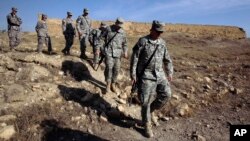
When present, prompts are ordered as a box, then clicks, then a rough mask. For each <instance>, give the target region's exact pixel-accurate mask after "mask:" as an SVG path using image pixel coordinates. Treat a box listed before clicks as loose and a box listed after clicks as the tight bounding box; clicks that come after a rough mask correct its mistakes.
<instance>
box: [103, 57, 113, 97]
mask: <svg viewBox="0 0 250 141" xmlns="http://www.w3.org/2000/svg"><path fill="white" fill-rule="evenodd" d="M113 67H114V59H113V57H111V56H108V55H106V57H105V71H104V76H105V81H106V83H107V86H106V92H107V93H108V92H109V91H110V85H111V79H112V75H113V71H112V70H113Z"/></svg>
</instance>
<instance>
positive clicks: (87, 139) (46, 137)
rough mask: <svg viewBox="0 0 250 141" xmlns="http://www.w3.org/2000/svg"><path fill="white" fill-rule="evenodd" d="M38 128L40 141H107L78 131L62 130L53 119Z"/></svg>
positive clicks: (42, 123)
mask: <svg viewBox="0 0 250 141" xmlns="http://www.w3.org/2000/svg"><path fill="white" fill-rule="evenodd" d="M40 126H41V127H42V129H43V135H42V138H41V141H107V140H105V139H102V138H100V137H97V136H95V135H92V134H89V133H85V132H82V131H79V130H73V129H70V128H62V127H60V125H59V123H58V122H57V121H56V120H54V119H50V120H44V121H42V122H41V124H40Z"/></svg>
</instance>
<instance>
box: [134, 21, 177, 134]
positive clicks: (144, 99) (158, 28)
mask: <svg viewBox="0 0 250 141" xmlns="http://www.w3.org/2000/svg"><path fill="white" fill-rule="evenodd" d="M163 27H164V24H162V23H160V22H159V21H153V23H152V27H151V30H150V34H149V35H147V36H145V37H142V38H140V39H139V41H138V42H137V43H136V45H135V46H134V47H133V53H132V58H131V66H130V75H131V79H132V84H134V83H135V82H137V88H138V94H139V96H140V99H141V103H142V109H141V116H142V122H143V124H144V129H145V135H146V136H147V137H152V136H153V132H152V127H151V126H152V124H151V120H152V121H153V122H154V123H155V124H156V125H158V124H159V123H158V122H157V119H156V117H155V116H154V111H155V110H156V109H159V108H161V107H162V106H163V105H164V104H165V103H166V102H167V100H168V99H169V98H170V97H171V90H170V85H169V82H170V81H171V80H172V75H173V66H172V61H171V59H170V56H169V53H168V51H167V48H166V43H165V41H164V40H163V39H162V38H160V35H161V34H162V33H163V31H164V29H163ZM151 56H152V57H151ZM164 70H165V72H164ZM151 114H152V116H151ZM151 117H152V118H151Z"/></svg>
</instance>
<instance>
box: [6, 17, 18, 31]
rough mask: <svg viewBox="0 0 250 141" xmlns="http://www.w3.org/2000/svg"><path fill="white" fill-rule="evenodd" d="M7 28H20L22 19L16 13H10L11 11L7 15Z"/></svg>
mask: <svg viewBox="0 0 250 141" xmlns="http://www.w3.org/2000/svg"><path fill="white" fill-rule="evenodd" d="M7 23H8V30H17V31H19V30H20V25H21V24H22V19H21V18H20V17H18V16H17V15H12V14H11V13H10V14H8V15H7Z"/></svg>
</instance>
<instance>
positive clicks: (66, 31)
mask: <svg viewBox="0 0 250 141" xmlns="http://www.w3.org/2000/svg"><path fill="white" fill-rule="evenodd" d="M68 15H71V16H72V14H71V13H70V12H68ZM73 22H74V21H73V20H72V19H71V18H69V17H67V18H66V19H63V20H62V30H63V35H64V37H65V40H66V46H65V48H64V49H63V50H62V52H63V53H64V54H70V48H71V46H72V45H73V43H74V37H75V26H74V24H73Z"/></svg>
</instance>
